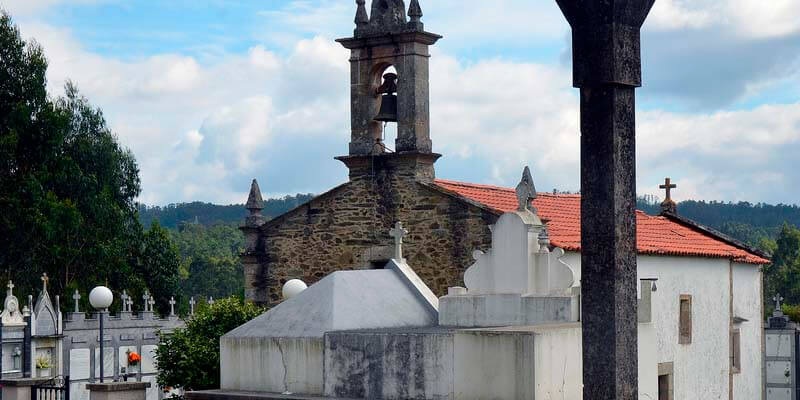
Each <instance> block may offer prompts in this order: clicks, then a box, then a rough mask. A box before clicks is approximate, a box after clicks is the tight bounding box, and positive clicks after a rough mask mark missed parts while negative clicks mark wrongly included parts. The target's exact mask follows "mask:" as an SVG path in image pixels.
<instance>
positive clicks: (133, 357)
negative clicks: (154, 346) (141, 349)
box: [126, 350, 142, 373]
mask: <svg viewBox="0 0 800 400" xmlns="http://www.w3.org/2000/svg"><path fill="white" fill-rule="evenodd" d="M126 354H128V372H129V373H136V372H137V369H138V367H139V364H141V362H142V356H140V355H139V354H138V353H136V352H135V351H130V350H128V351H127V352H126Z"/></svg>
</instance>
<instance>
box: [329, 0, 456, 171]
mask: <svg viewBox="0 0 800 400" xmlns="http://www.w3.org/2000/svg"><path fill="white" fill-rule="evenodd" d="M356 4H357V10H356V18H355V23H356V29H355V32H354V34H353V37H350V38H345V39H339V40H337V42H339V43H341V44H342V46H344V47H345V48H347V49H349V50H350V52H351V56H350V65H351V74H350V76H351V77H350V79H351V86H350V99H351V101H350V105H351V110H350V111H351V127H352V132H351V139H350V151H349V155H348V156H344V157H339V158H338V159H339V160H341V161H343V162H344V163H345V164H346V165H347V166H348V168H350V176H351V179H354V178H358V177H359V176H363V175H366V174H368V173H374V171H375V169H376V166H377V167H378V168H382V167H385V166H387V165H390V164H392V165H394V166H395V167H399V168H402V167H403V166H413V168H411V169H408V172H411V173H413V174H414V175H415V176H416V178H419V179H421V180H432V179H433V163H434V162H435V160H436V159H437V158H438V157H439V155H438V154H435V153H433V151H432V150H433V149H432V143H431V138H430V111H429V97H430V93H429V92H430V90H429V80H428V70H429V66H428V63H429V59H430V53H429V51H428V48H429V46H431V45H433V44H435V43H436V42H437V41H438V40H439V39H441V36H439V35H436V34H433V33H429V32H426V31H425V30H424V25H423V23H422V21H421V18H422V8H421V7H420V4H419V1H418V0H411V3H410V7H409V8H408V14H406V8H405V3H404V2H403V0H374V1H373V2H372V8H371V12H370V14H369V15H367V8H366V0H357V1H356ZM390 67H394V69H395V70H396V71H397V74H396V76H394V75H393V74H386V72H387V70H388V69H389V68H390ZM395 80H396V83H395ZM395 90H396V93H397V94H396V97H395V99H390V100H392V103H395V100H396V103H395V104H396V107H395V104H392V105H389V104H383V102H385V101H387V100H384V99H387V98H388V97H392V95H393V92H394V91H395ZM385 94H389V95H390V96H384V95H385ZM382 106H383V107H382ZM387 109H391V110H392V111H394V115H393V116H392V117H389V118H383V119H382V118H378V114H379V111H383V110H387ZM376 118H378V119H376ZM386 121H391V122H393V123H394V122H396V123H397V139H396V141H395V143H394V151H393V153H394V154H392V155H393V156H394V157H384V158H382V159H381V160H380V161H378V162H377V164H376V161H375V156H385V155H389V153H392V151H391V150H388V148H387V144H384V143H382V140H381V138H382V134H383V128H384V126H383V124H384V123H385V122H386ZM389 145H391V144H389ZM401 161H402V162H401ZM399 164H402V165H399ZM367 166H368V167H367Z"/></svg>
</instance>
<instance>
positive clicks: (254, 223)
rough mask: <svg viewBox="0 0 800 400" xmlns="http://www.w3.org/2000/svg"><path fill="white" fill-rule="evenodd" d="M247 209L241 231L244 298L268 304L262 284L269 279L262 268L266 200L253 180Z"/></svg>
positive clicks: (240, 256) (240, 257) (246, 205)
mask: <svg viewBox="0 0 800 400" xmlns="http://www.w3.org/2000/svg"><path fill="white" fill-rule="evenodd" d="M245 208H246V209H247V210H248V212H249V215H248V216H247V218H246V219H245V221H244V224H242V225H241V226H240V227H239V229H240V230H241V231H242V233H244V239H245V246H244V252H243V253H242V254H240V255H239V259H240V260H241V262H242V265H243V266H244V298H245V300H247V301H252V302H255V303H256V304H261V305H265V304H267V300H268V296H267V290H266V289H265V288H264V285H263V284H261V282H263V280H265V279H266V278H267V276H266V273H265V272H266V271H264V270H263V268H262V264H261V262H262V260H263V258H264V257H263V247H262V246H260V242H261V227H262V226H263V225H264V224H265V223H266V218H264V216H262V215H261V211H262V210H263V209H264V200H263V199H262V197H261V188H260V187H259V186H258V181H256V180H255V179H253V182H252V183H251V184H250V194H249V195H248V197H247V203H246V204H245Z"/></svg>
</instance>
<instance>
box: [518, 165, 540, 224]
mask: <svg viewBox="0 0 800 400" xmlns="http://www.w3.org/2000/svg"><path fill="white" fill-rule="evenodd" d="M516 191H517V202H518V208H517V210H518V211H532V212H534V213H535V212H536V209H535V208H533V206H532V205H531V201H533V199H535V198H536V186H534V185H533V176H531V169H530V168H528V167H527V166H526V167H525V169H524V170H523V171H522V179H521V180H520V181H519V184H518V185H517V190H516Z"/></svg>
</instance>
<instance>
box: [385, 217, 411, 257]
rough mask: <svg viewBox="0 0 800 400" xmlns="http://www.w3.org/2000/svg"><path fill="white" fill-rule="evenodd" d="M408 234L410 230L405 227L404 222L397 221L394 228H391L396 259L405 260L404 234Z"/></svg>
mask: <svg viewBox="0 0 800 400" xmlns="http://www.w3.org/2000/svg"><path fill="white" fill-rule="evenodd" d="M407 234H408V230H406V229H405V228H403V223H402V222H400V221H397V223H396V224H394V228H392V229H390V230H389V236H391V237H393V238H394V259H395V260H397V261H400V262H402V261H403V236H405V235H407Z"/></svg>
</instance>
